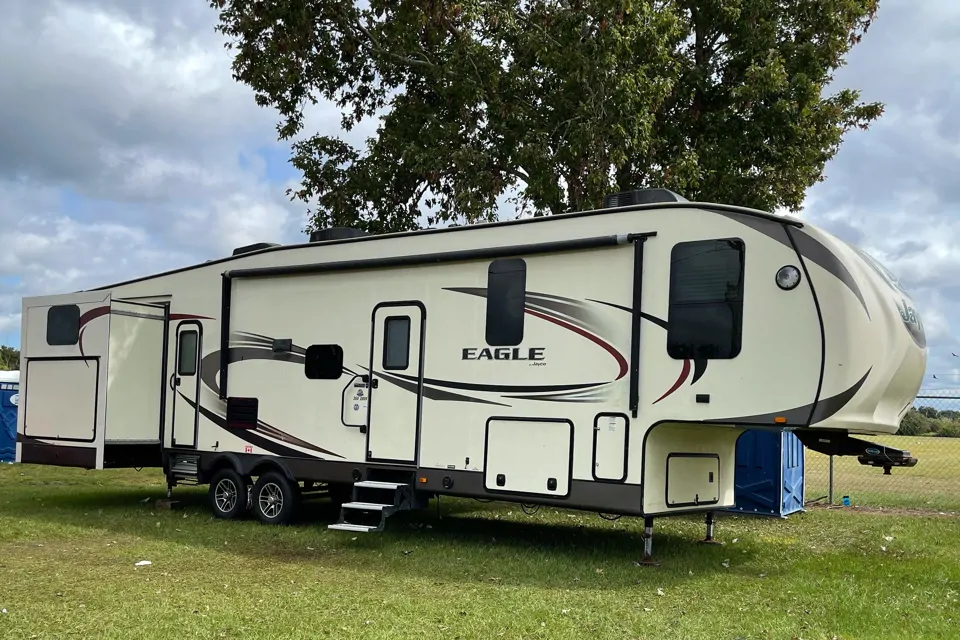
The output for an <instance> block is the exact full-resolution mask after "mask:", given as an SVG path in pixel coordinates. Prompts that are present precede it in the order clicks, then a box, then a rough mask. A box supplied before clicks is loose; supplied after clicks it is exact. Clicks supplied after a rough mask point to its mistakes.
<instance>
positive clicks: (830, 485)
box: [827, 455, 833, 506]
mask: <svg viewBox="0 0 960 640" xmlns="http://www.w3.org/2000/svg"><path fill="white" fill-rule="evenodd" d="M828 493H829V497H828V498H827V502H828V503H829V504H830V506H833V455H831V456H830V481H829V487H828Z"/></svg>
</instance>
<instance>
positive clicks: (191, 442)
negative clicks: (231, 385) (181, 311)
mask: <svg viewBox="0 0 960 640" xmlns="http://www.w3.org/2000/svg"><path fill="white" fill-rule="evenodd" d="M173 338H174V339H173V341H172V348H173V350H174V360H173V363H174V365H173V373H171V374H170V377H169V380H168V383H169V385H170V390H171V393H172V394H173V402H172V407H173V408H172V410H171V412H170V413H171V416H170V422H171V425H172V427H173V428H172V429H171V432H170V433H171V439H170V445H171V446H173V447H187V448H190V449H195V448H196V447H197V424H198V422H199V418H200V409H199V400H200V354H201V347H202V345H203V326H202V325H201V324H200V323H199V322H198V321H196V320H184V321H183V322H180V323H179V324H177V325H176V328H175V329H174V336H173Z"/></svg>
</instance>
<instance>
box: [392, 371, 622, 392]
mask: <svg viewBox="0 0 960 640" xmlns="http://www.w3.org/2000/svg"><path fill="white" fill-rule="evenodd" d="M377 375H378V376H379V375H383V374H381V373H377ZM394 375H396V376H397V377H399V378H402V379H404V380H407V381H409V382H416V381H417V378H416V376H411V375H406V374H394ZM423 384H425V385H427V384H429V385H432V386H434V387H445V388H447V389H460V390H462V391H478V392H481V393H548V392H552V391H576V390H580V389H592V388H595V387H600V386H603V385H605V384H609V383H608V382H586V383H581V384H544V385H534V384H531V385H510V384H480V383H474V382H457V381H456V380H438V379H436V378H424V379H423Z"/></svg>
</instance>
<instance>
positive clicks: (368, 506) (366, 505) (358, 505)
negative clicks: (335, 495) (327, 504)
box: [341, 502, 393, 511]
mask: <svg viewBox="0 0 960 640" xmlns="http://www.w3.org/2000/svg"><path fill="white" fill-rule="evenodd" d="M341 506H342V507H343V508H344V509H360V510H363V511H380V510H383V509H390V508H392V507H393V505H392V504H379V503H374V502H347V503H345V504H343V505H341Z"/></svg>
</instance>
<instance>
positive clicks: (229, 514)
mask: <svg viewBox="0 0 960 640" xmlns="http://www.w3.org/2000/svg"><path fill="white" fill-rule="evenodd" d="M207 496H208V498H209V501H210V509H211V511H213V515H214V516H215V517H217V518H223V519H225V520H235V519H237V518H239V517H241V516H242V515H243V514H244V512H246V510H247V482H246V481H245V480H244V479H243V478H242V477H241V476H240V474H239V473H237V472H236V471H234V470H233V469H230V468H226V469H220V471H217V472H216V473H215V474H214V476H213V479H212V480H211V481H210V490H209V492H208V494H207Z"/></svg>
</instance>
